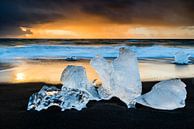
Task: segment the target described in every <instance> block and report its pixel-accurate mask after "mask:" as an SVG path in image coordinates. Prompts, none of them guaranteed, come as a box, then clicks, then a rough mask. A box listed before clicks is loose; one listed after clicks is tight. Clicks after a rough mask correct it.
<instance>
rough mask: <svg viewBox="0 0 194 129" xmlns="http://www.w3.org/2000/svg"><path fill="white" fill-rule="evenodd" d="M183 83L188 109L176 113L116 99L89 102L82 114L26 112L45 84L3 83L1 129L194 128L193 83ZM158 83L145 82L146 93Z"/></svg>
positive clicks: (0, 112)
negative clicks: (128, 103) (33, 96)
mask: <svg viewBox="0 0 194 129" xmlns="http://www.w3.org/2000/svg"><path fill="white" fill-rule="evenodd" d="M184 82H185V83H186V84H187V91H188V97H187V101H186V107H185V108H183V109H177V110H174V111H162V110H154V109H151V108H147V107H143V106H141V105H137V108H136V109H127V108H126V106H125V105H124V104H123V103H122V102H121V101H119V100H118V99H116V98H113V99H112V100H110V101H101V102H98V103H96V102H89V104H88V108H87V109H84V110H82V111H80V112H79V111H75V110H68V111H64V112H61V111H60V109H59V108H57V107H52V108H50V109H49V110H47V111H41V112H37V111H26V108H27V107H26V106H27V103H28V98H29V97H30V95H31V94H33V93H35V92H38V91H39V90H40V88H41V87H42V86H43V85H44V84H43V83H34V84H32V83H31V84H29V83H28V84H15V85H13V84H12V85H11V84H1V85H0V129H87V128H89V129H97V128H98V129H113V128H114V129H194V88H192V87H193V86H194V84H193V82H192V80H191V79H185V80H184ZM155 83H156V82H150V83H148V82H147V83H143V92H147V91H149V90H150V89H151V87H152V86H153V85H154V84H155Z"/></svg>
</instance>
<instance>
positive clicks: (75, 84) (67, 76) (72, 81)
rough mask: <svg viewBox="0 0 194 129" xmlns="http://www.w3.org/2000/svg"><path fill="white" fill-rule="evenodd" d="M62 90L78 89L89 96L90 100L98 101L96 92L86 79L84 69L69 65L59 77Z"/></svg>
mask: <svg viewBox="0 0 194 129" xmlns="http://www.w3.org/2000/svg"><path fill="white" fill-rule="evenodd" d="M61 82H62V84H63V86H62V90H63V89H64V88H71V89H79V90H82V91H85V92H88V94H90V95H91V99H98V95H97V90H96V89H95V87H94V86H93V85H92V84H91V83H90V81H89V80H88V78H87V75H86V71H85V68H84V67H82V66H73V65H69V66H67V67H66V68H65V70H64V71H63V72H62V75H61Z"/></svg>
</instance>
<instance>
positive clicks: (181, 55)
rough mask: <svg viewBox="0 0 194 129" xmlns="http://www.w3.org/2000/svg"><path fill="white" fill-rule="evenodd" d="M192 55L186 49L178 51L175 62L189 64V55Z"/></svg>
mask: <svg viewBox="0 0 194 129" xmlns="http://www.w3.org/2000/svg"><path fill="white" fill-rule="evenodd" d="M190 56H191V55H189V54H187V53H185V52H184V51H178V52H177V53H176V54H175V55H174V63H176V64H188V63H189V61H190V60H189V57H190Z"/></svg>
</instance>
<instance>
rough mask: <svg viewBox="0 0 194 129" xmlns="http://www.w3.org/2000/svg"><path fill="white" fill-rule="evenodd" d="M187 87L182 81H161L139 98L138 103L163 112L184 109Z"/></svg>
mask: <svg viewBox="0 0 194 129" xmlns="http://www.w3.org/2000/svg"><path fill="white" fill-rule="evenodd" d="M185 87H186V85H185V84H184V83H183V82H182V81H181V80H167V81H161V82H159V83H157V84H156V85H154V87H153V88H152V90H151V91H150V92H148V93H146V94H144V95H142V96H140V97H138V98H137V100H136V102H137V103H140V104H142V105H145V106H148V107H152V108H155V109H162V110H173V109H177V108H183V107H184V106H185V99H186V94H187V92H186V89H185Z"/></svg>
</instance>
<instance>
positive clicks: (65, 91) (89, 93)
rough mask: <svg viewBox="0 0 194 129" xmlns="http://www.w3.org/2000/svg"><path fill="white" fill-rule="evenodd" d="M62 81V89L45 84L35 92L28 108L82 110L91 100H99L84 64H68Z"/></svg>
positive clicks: (38, 109)
mask: <svg viewBox="0 0 194 129" xmlns="http://www.w3.org/2000/svg"><path fill="white" fill-rule="evenodd" d="M61 81H62V83H63V86H62V88H61V89H58V88H56V87H47V86H44V87H43V88H42V89H41V90H40V91H39V92H38V93H35V94H33V95H32V96H31V97H30V99H29V103H28V110H31V109H34V110H37V111H40V110H43V109H47V108H49V107H51V106H58V107H60V108H61V110H62V111H64V110H66V109H72V108H73V109H77V110H81V109H83V108H85V107H86V104H87V103H88V102H89V100H99V98H98V94H97V91H96V89H95V87H93V86H92V85H90V83H89V81H88V79H87V76H86V72H85V69H84V68H83V67H82V66H68V67H67V68H66V69H65V70H64V71H63V73H62V76H61Z"/></svg>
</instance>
